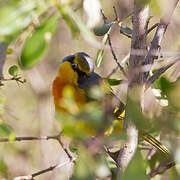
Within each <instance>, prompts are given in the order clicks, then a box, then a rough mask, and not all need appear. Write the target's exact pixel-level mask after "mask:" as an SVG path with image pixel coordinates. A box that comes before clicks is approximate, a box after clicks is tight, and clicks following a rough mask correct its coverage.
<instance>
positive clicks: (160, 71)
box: [146, 62, 176, 88]
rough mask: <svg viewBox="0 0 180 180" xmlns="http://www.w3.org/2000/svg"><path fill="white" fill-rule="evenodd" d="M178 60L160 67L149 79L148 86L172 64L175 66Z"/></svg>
mask: <svg viewBox="0 0 180 180" xmlns="http://www.w3.org/2000/svg"><path fill="white" fill-rule="evenodd" d="M175 63H176V62H172V63H170V64H168V65H167V66H164V67H162V68H160V69H158V70H157V71H156V72H155V73H154V74H153V75H152V76H151V77H150V78H149V79H148V80H147V86H146V88H148V87H149V86H150V85H151V84H152V83H154V82H155V81H156V80H157V79H158V78H159V77H160V76H161V75H162V74H163V73H164V72H166V71H167V70H168V69H169V68H170V67H171V66H173V65H174V64H175Z"/></svg>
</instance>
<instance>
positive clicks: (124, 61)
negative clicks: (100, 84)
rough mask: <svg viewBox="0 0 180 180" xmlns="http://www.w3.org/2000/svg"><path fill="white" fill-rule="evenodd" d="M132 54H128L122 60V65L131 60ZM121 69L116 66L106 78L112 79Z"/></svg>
mask: <svg viewBox="0 0 180 180" xmlns="http://www.w3.org/2000/svg"><path fill="white" fill-rule="evenodd" d="M129 56H130V53H128V54H127V55H126V56H125V57H124V58H123V59H122V60H121V64H125V63H126V62H127V60H128V59H129ZM118 69H119V67H118V66H116V67H115V68H114V69H113V70H112V71H111V72H110V73H109V74H108V75H107V77H106V78H110V77H111V76H112V75H113V74H114V73H116V71H117V70H118Z"/></svg>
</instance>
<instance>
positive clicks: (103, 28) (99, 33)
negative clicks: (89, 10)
mask: <svg viewBox="0 0 180 180" xmlns="http://www.w3.org/2000/svg"><path fill="white" fill-rule="evenodd" d="M113 24H114V22H110V23H105V24H103V25H101V26H100V27H96V28H94V34H95V35H96V36H104V35H105V34H106V33H107V32H108V31H109V29H110V28H111V26H112V25H113Z"/></svg>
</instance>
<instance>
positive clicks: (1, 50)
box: [0, 42, 7, 77]
mask: <svg viewBox="0 0 180 180" xmlns="http://www.w3.org/2000/svg"><path fill="white" fill-rule="evenodd" d="M6 51H7V46H6V45H5V44H4V43H2V42H0V77H3V65H4V62H5V59H6Z"/></svg>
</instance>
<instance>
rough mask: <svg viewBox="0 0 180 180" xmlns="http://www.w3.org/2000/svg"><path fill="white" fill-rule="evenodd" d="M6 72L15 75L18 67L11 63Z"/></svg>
mask: <svg viewBox="0 0 180 180" xmlns="http://www.w3.org/2000/svg"><path fill="white" fill-rule="evenodd" d="M8 72H9V74H10V75H11V76H13V77H16V76H17V75H18V72H19V68H18V67H17V66H16V65H13V66H11V67H10V68H9V69H8Z"/></svg>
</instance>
